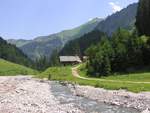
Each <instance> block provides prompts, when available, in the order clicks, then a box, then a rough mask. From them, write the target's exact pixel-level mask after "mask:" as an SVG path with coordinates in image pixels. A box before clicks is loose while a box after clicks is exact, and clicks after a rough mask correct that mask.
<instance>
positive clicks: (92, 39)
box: [60, 30, 105, 57]
mask: <svg viewBox="0 0 150 113" xmlns="http://www.w3.org/2000/svg"><path fill="white" fill-rule="evenodd" d="M104 35H105V34H104V33H103V32H100V31H98V30H94V31H92V32H90V33H87V34H85V35H83V36H82V37H80V38H77V39H75V40H71V41H69V42H68V43H67V44H66V45H65V46H64V48H63V49H62V50H61V51H60V55H78V56H81V57H82V56H84V55H85V50H86V49H87V48H88V47H90V46H91V45H95V44H97V43H98V42H100V40H101V37H102V36H104Z"/></svg>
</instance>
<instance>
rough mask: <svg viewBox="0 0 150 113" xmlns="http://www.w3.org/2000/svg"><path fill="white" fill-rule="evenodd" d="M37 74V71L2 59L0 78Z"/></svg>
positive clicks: (0, 60) (0, 62)
mask: <svg viewBox="0 0 150 113" xmlns="http://www.w3.org/2000/svg"><path fill="white" fill-rule="evenodd" d="M35 74H37V71H35V70H33V69H30V68H27V67H25V66H22V65H18V64H14V63H11V62H8V61H5V60H3V59H0V76H5V75H7V76H9V75H10V76H11V75H35Z"/></svg>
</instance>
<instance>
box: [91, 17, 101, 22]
mask: <svg viewBox="0 0 150 113" xmlns="http://www.w3.org/2000/svg"><path fill="white" fill-rule="evenodd" d="M102 20H103V18H101V17H95V18H91V19H89V21H93V22H99V21H102Z"/></svg>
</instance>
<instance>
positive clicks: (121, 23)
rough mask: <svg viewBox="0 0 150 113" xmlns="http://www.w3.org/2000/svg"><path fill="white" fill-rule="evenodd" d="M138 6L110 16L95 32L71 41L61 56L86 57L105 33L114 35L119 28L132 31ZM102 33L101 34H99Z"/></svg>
mask: <svg viewBox="0 0 150 113" xmlns="http://www.w3.org/2000/svg"><path fill="white" fill-rule="evenodd" d="M137 6H138V5H137V4H136V3H135V4H131V5H129V6H128V7H127V8H125V9H123V10H121V11H120V12H117V13H115V14H113V15H111V16H108V17H107V18H106V19H105V20H103V21H101V22H100V23H99V24H98V25H97V26H96V28H95V30H94V31H92V32H90V33H88V34H85V35H83V36H81V37H80V38H77V39H74V40H71V41H69V42H67V44H66V45H65V46H64V47H63V49H62V50H61V51H60V54H61V55H76V54H78V55H84V52H85V50H86V49H87V48H88V47H90V46H91V45H95V44H97V43H98V42H99V41H100V39H101V37H102V36H104V33H102V32H105V33H106V34H107V35H109V36H110V35H112V33H113V32H115V31H116V30H117V29H118V28H125V29H132V28H133V27H134V23H135V17H136V12H137ZM98 31H101V32H98Z"/></svg>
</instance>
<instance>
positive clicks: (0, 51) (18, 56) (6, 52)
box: [0, 37, 32, 66]
mask: <svg viewBox="0 0 150 113" xmlns="http://www.w3.org/2000/svg"><path fill="white" fill-rule="evenodd" d="M0 58H2V59H5V60H8V61H11V62H14V63H17V64H21V65H26V66H30V65H31V64H32V63H31V60H30V59H29V58H28V57H27V56H26V55H25V54H24V53H23V52H22V51H21V50H20V49H18V48H17V47H16V46H15V45H12V44H9V43H7V41H5V40H4V39H2V38H1V37H0Z"/></svg>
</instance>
